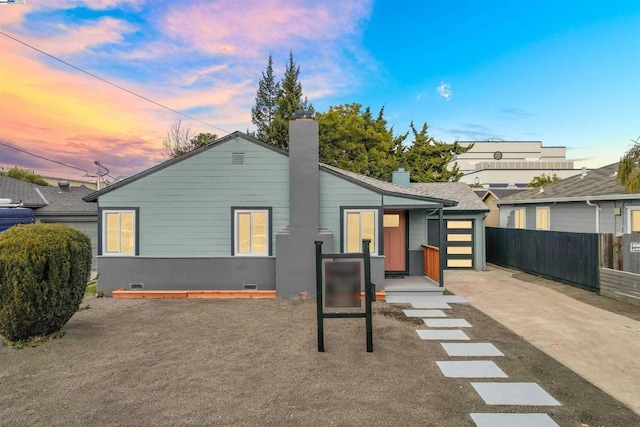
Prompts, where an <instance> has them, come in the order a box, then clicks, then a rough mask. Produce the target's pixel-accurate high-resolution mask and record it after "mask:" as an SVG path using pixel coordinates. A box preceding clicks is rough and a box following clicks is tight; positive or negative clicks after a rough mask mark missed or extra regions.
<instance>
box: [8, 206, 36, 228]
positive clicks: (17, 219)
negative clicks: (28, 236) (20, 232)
mask: <svg viewBox="0 0 640 427" xmlns="http://www.w3.org/2000/svg"><path fill="white" fill-rule="evenodd" d="M34 222H36V217H35V215H34V214H33V211H32V210H31V209H27V208H0V233H2V232H3V231H4V230H6V229H7V228H9V227H11V226H14V225H16V224H33V223H34Z"/></svg>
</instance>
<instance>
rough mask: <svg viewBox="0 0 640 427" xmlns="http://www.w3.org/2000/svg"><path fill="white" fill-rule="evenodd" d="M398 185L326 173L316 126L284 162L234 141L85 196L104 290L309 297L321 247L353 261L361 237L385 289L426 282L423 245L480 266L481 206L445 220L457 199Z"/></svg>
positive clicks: (300, 129)
mask: <svg viewBox="0 0 640 427" xmlns="http://www.w3.org/2000/svg"><path fill="white" fill-rule="evenodd" d="M402 177H403V178H406V180H405V182H403V185H399V184H393V183H388V182H383V181H379V180H376V179H373V178H370V177H366V176H363V175H359V174H356V173H353V172H348V171H345V170H342V169H339V168H336V167H332V166H328V165H323V164H319V163H318V124H317V122H315V121H313V120H308V119H302V120H296V121H292V122H290V149H289V152H288V153H287V152H285V151H282V150H279V149H277V148H275V147H273V146H270V145H267V144H265V143H263V142H260V141H258V140H256V139H254V138H252V137H250V136H247V135H245V134H243V133H240V132H235V133H232V134H230V135H227V136H225V137H223V138H220V139H218V140H217V141H215V142H214V143H211V144H209V145H207V146H205V147H202V148H199V149H196V150H194V151H191V152H189V153H187V154H184V155H182V156H180V157H178V158H175V159H171V160H168V161H166V162H164V163H162V164H160V165H157V166H155V167H152V168H150V169H148V170H146V171H143V172H141V173H139V174H137V175H134V176H132V177H130V178H127V179H125V180H123V181H121V182H117V183H115V184H113V185H111V186H109V187H107V188H104V189H102V190H100V191H97V192H95V193H93V194H91V195H89V196H87V197H85V200H86V201H90V202H97V204H98V213H99V230H100V232H99V240H100V245H99V247H98V251H99V274H100V280H99V285H98V286H99V287H100V289H101V290H106V291H110V290H114V289H118V288H128V287H129V288H132V287H137V288H139V287H143V288H144V289H145V290H167V289H171V290H196V289H213V290H215V289H220V290H236V289H245V288H246V289H249V288H256V287H257V289H260V290H276V291H277V294H278V296H283V297H295V296H298V295H299V293H300V292H308V293H309V294H310V295H314V294H315V245H314V241H322V242H323V247H322V248H323V252H324V253H350V252H360V250H361V241H362V239H363V238H368V239H371V240H372V243H371V252H372V257H371V269H372V281H373V282H374V283H376V284H377V285H378V289H381V288H382V287H383V283H384V278H385V275H389V274H399V275H402V274H409V275H417V274H419V275H422V273H423V271H425V270H424V267H425V266H424V262H423V248H422V245H423V244H427V243H431V244H435V245H438V246H440V243H441V242H443V243H445V244H444V246H442V247H443V248H444V249H445V250H446V248H447V247H448V246H451V247H455V248H454V249H450V252H451V253H453V255H452V256H451V258H452V259H454V258H455V259H458V258H464V260H463V261H462V262H457V263H456V262H454V263H452V264H450V267H454V265H460V266H464V267H466V268H476V269H483V268H484V264H485V260H484V249H483V248H484V223H483V221H482V219H483V218H484V213H485V212H486V209H483V208H480V209H479V210H478V209H476V210H473V209H470V210H468V211H467V210H461V211H455V212H454V210H453V209H452V210H447V211H446V212H445V211H444V210H443V208H444V207H451V208H453V207H454V206H455V205H456V204H457V202H456V201H455V200H454V199H455V198H454V197H453V196H456V195H457V194H452V195H451V197H449V195H444V192H445V186H442V187H438V186H434V185H429V186H425V187H415V186H413V185H409V180H408V175H407V176H404V175H403V176H402ZM467 188H468V187H467ZM452 193H456V191H452ZM471 195H473V193H471ZM473 197H475V195H473ZM464 199H465V201H464V202H465V203H466V199H467V196H464ZM469 199H470V198H469ZM459 205H462V203H460V204H459ZM474 207H475V208H478V206H475V205H474ZM430 218H436V219H437V218H442V222H441V223H440V222H438V221H439V220H435V222H434V221H429V219H430ZM448 220H451V221H449V222H447V221H448ZM432 222H434V223H437V224H438V225H442V229H443V230H445V231H444V232H445V233H446V235H447V236H450V240H449V245H446V239H444V238H443V239H440V234H439V230H440V228H439V227H436V228H437V231H438V234H437V235H435V236H431V234H434V233H433V229H434V227H433V226H431V223H432ZM447 224H449V228H446V225H447ZM430 231H431V232H430ZM430 236H431V237H432V238H430ZM443 237H445V236H444V235H443ZM469 244H473V245H474V247H473V248H471V249H470V250H469V249H467V248H466V246H469ZM459 247H465V248H464V249H458V248H459ZM476 248H481V249H476ZM456 251H457V252H456ZM469 252H471V254H469ZM474 257H475V258H474ZM132 285H133V286H132Z"/></svg>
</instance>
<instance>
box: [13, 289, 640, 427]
mask: <svg viewBox="0 0 640 427" xmlns="http://www.w3.org/2000/svg"><path fill="white" fill-rule="evenodd" d="M87 303H88V304H90V308H89V309H87V310H82V311H79V312H78V313H77V314H76V315H75V316H74V317H73V318H72V319H71V321H70V322H69V323H68V325H67V326H66V327H65V330H66V335H65V336H64V337H63V338H62V339H57V340H52V341H49V342H46V343H44V344H43V345H41V346H39V347H36V348H26V349H23V350H16V349H13V348H8V347H2V348H0V425H61V426H68V425H223V426H227V425H228V426H257V425H260V426H263V425H274V426H275V425H277V426H283V425H285V426H287V425H291V426H325V425H349V426H373V425H375V426H399V425H404V426H414V425H415V426H418V425H420V426H473V425H474V424H473V422H472V420H471V418H470V416H469V414H470V413H472V412H546V413H548V414H549V415H550V416H551V417H552V418H553V419H554V420H555V421H556V422H557V423H558V424H559V425H561V426H635V425H640V417H639V416H638V415H636V414H635V413H633V412H632V411H631V410H630V409H628V408H627V407H625V406H624V405H622V404H621V403H619V402H618V401H616V400H615V399H613V398H612V397H610V396H609V395H607V394H606V393H604V392H602V391H600V390H598V389H597V388H595V387H594V386H592V385H591V384H589V383H588V382H586V381H585V380H584V379H582V378H581V377H580V376H578V375H576V374H575V373H573V372H572V371H570V370H569V369H567V368H565V367H564V366H563V365H561V364H560V363H558V362H556V361H555V360H554V359H552V358H550V357H549V356H547V355H546V354H544V353H542V352H541V351H539V350H537V349H536V348H535V347H533V346H532V345H530V344H528V343H527V342H526V341H524V340H522V339H521V338H519V337H518V336H516V335H515V334H513V333H512V332H510V331H509V330H508V329H506V328H504V327H502V326H501V325H500V324H498V323H497V322H495V321H493V320H492V319H491V318H489V317H487V316H486V315H484V314H482V313H481V312H480V311H478V310H476V309H474V308H473V307H471V306H463V305H453V306H452V307H453V308H452V309H451V310H450V311H449V312H448V315H449V317H463V318H465V319H467V320H468V321H469V322H470V323H471V324H472V325H473V326H474V327H473V328H470V329H468V330H466V331H465V332H466V333H467V334H468V335H469V336H470V337H471V339H472V340H474V341H478V342H484V341H490V342H492V343H494V344H495V345H496V346H497V347H498V348H499V349H500V350H502V352H503V353H505V355H506V356H505V357H502V358H494V360H495V361H496V363H497V364H498V365H499V366H500V367H501V368H502V369H503V370H504V371H505V372H506V373H507V375H509V381H527V382H529V381H535V382H538V383H539V384H540V385H541V386H542V387H543V388H544V389H545V390H547V391H548V392H549V393H550V394H551V395H552V396H554V397H555V398H556V399H557V400H559V401H560V402H561V403H562V406H559V407H515V406H493V407H492V406H488V405H486V404H485V403H484V401H482V399H481V398H480V397H479V395H478V394H477V393H476V392H475V391H474V389H473V388H472V386H471V384H470V380H465V379H452V378H445V377H444V376H443V375H442V373H441V372H440V371H439V369H438V368H437V366H436V364H435V361H437V360H450V358H449V357H448V356H447V355H446V353H445V352H444V350H443V349H442V347H441V346H440V344H438V343H436V342H428V341H421V340H420V339H418V336H417V334H416V332H415V329H416V328H422V327H423V324H422V322H421V321H418V320H416V319H407V318H405V317H404V315H402V312H401V309H400V307H399V306H397V305H387V304H386V303H384V302H377V303H375V312H376V314H375V316H374V352H373V353H366V352H365V335H364V320H363V319H327V320H326V323H325V332H326V334H325V346H326V353H318V352H317V348H316V324H315V301H314V300H302V301H301V300H285V299H276V300H117V299H111V298H88V299H87V300H86V301H85V304H87Z"/></svg>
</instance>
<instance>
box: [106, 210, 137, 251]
mask: <svg viewBox="0 0 640 427" xmlns="http://www.w3.org/2000/svg"><path fill="white" fill-rule="evenodd" d="M113 213H117V214H122V213H132V214H133V252H132V253H129V252H127V253H123V252H108V251H107V214H113ZM137 222H138V217H137V212H136V210H135V209H102V256H110V257H118V256H129V257H130V256H136V248H137V245H138V242H137V238H138V230H137ZM118 239H120V236H118ZM118 243H120V242H118ZM118 246H120V245H118Z"/></svg>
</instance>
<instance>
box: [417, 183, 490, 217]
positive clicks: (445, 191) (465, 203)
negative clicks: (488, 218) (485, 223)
mask: <svg viewBox="0 0 640 427" xmlns="http://www.w3.org/2000/svg"><path fill="white" fill-rule="evenodd" d="M411 188H412V189H415V190H417V191H419V192H421V193H423V194H425V195H429V196H433V197H440V198H443V199H449V200H455V201H456V202H458V204H457V205H456V206H451V207H447V208H445V211H483V212H488V211H489V208H487V205H485V204H484V203H483V202H482V200H480V198H479V197H478V195H477V194H476V193H475V192H474V190H473V189H472V188H471V187H469V185H468V184H465V183H464V182H428V183H417V182H414V183H411Z"/></svg>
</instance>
